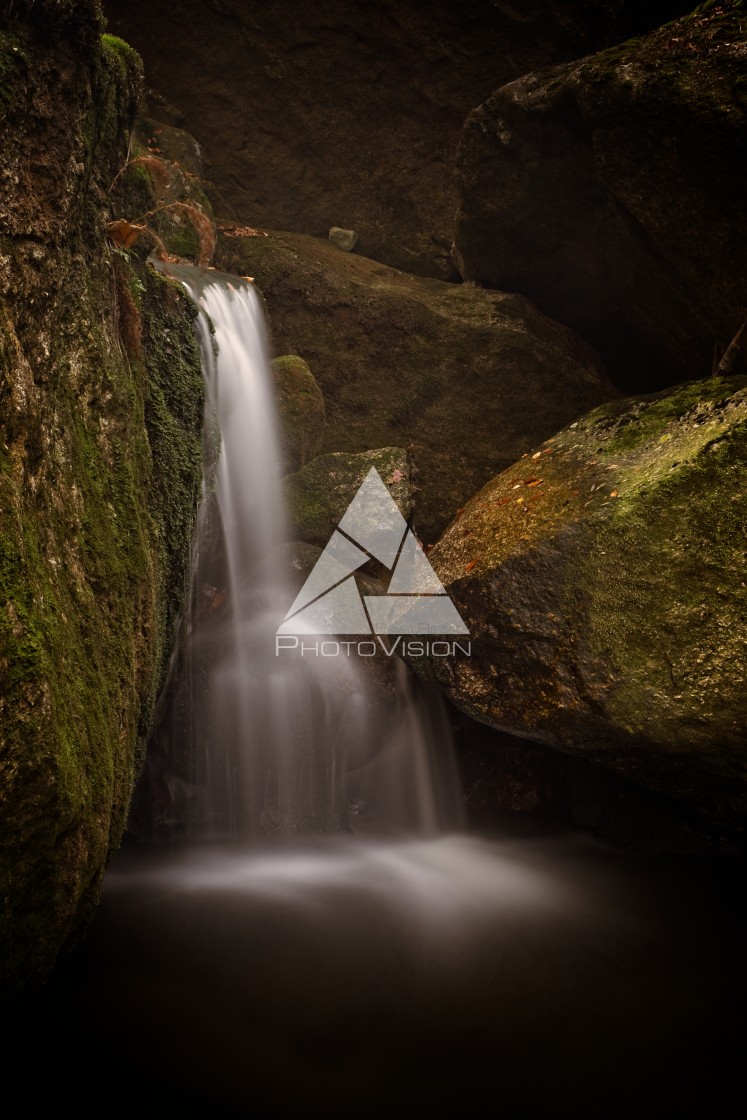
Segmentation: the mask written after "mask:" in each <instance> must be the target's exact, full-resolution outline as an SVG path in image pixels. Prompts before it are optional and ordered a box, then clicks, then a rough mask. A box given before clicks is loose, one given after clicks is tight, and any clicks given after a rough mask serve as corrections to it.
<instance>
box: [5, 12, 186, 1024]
mask: <svg viewBox="0 0 747 1120" xmlns="http://www.w3.org/2000/svg"><path fill="white" fill-rule="evenodd" d="M7 8H8V6H7V5H6V7H5V10H4V13H3V16H2V17H1V18H0V66H1V67H2V73H3V85H2V93H0V98H2V112H0V153H2V154H1V155H0V222H1V223H2V232H1V234H0V386H1V388H0V541H1V542H2V543H1V551H0V746H1V748H2V749H1V751H0V817H1V818H2V822H3V827H2V831H1V833H0V836H1V839H0V896H1V901H0V1002H2V1001H4V1000H5V998H6V997H8V996H13V995H14V993H16V992H18V991H19V990H22V989H24V988H26V987H28V986H31V985H33V984H35V983H37V982H38V981H40V980H41V979H42V978H43V977H44V975H45V974H46V972H47V971H48V970H49V969H50V968H51V966H52V965H53V963H54V960H55V958H56V956H57V953H58V951H59V949H60V947H61V946H62V945H63V944H64V943H66V942H69V941H70V940H71V939H72V938H74V937H75V936H76V934H77V933H78V932H79V931H80V930H81V928H82V927H83V926H84V925H85V922H86V921H87V919H88V917H89V916H90V914H91V912H92V909H93V907H94V905H95V902H96V899H97V895H98V888H99V884H100V881H101V877H102V875H103V871H104V868H105V865H106V862H107V859H108V856H109V853H110V852H111V850H112V849H113V848H114V847H116V845H117V844H118V842H119V838H120V836H121V832H122V828H123V825H124V821H125V817H126V813H127V807H128V803H129V797H130V792H131V788H132V782H133V777H134V774H135V772H136V770H137V768H138V766H139V763H140V761H141V751H142V747H143V741H144V736H145V733H146V731H147V728H148V724H149V721H150V715H151V711H152V709H153V705H154V702H155V697H156V694H157V690H158V688H159V683H160V681H161V679H162V674H163V670H164V668H165V664H166V659H167V656H168V653H169V651H170V644H171V632H172V627H173V623H174V620H175V616H176V613H177V611H178V609H179V607H180V601H181V593H182V589H183V587H184V582H185V576H186V562H187V560H188V556H189V539H190V534H191V527H192V520H193V516H194V511H195V505H196V499H197V496H198V493H199V483H200V473H201V470H200V467H201V444H200V428H201V422H202V383H201V377H200V367H199V354H198V351H197V347H196V343H195V339H194V334H193V319H194V311H193V308H192V306H191V304H190V303H189V301H188V300H187V299H186V298H185V296H184V294H183V293H182V292H181V290H179V289H178V288H177V287H176V286H175V285H172V284H171V283H169V282H167V281H164V280H162V279H161V278H160V277H158V276H156V275H154V274H152V273H151V272H150V270H149V269H147V268H145V267H144V266H143V265H142V264H139V263H138V262H137V261H136V260H134V259H132V260H128V259H127V258H126V257H125V255H124V254H121V253H115V252H114V250H113V247H112V246H111V245H110V244H108V243H107V241H106V235H105V231H106V225H107V223H108V221H109V220H110V219H111V218H112V217H113V216H114V215H113V208H114V206H115V205H117V206H118V205H119V201H116V202H115V194H114V193H112V190H111V185H112V182H113V180H114V179H115V176H116V174H117V172H118V171H119V169H120V168H121V167H122V164H123V162H124V158H125V152H126V146H127V139H126V135H127V129H128V126H129V125H130V124H131V122H132V118H133V116H134V110H135V107H136V103H137V96H138V92H139V87H140V83H141V73H142V72H141V67H140V62H139V59H138V58H137V56H136V55H135V54H134V52H132V51H130V50H129V48H128V47H127V46H126V45H125V44H123V43H121V42H118V41H117V40H114V39H111V38H108V37H105V39H104V40H103V42H102V41H101V39H100V31H101V20H100V14H99V12H98V8H97V5H96V4H94V3H78V4H72V3H61V2H56V0H36V2H35V3H33V4H32V3H19V4H14V5H12V11H11V12H10V13H9V14H8V11H7ZM120 189H122V188H121V187H120Z"/></svg>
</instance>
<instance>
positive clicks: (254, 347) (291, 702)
mask: <svg viewBox="0 0 747 1120" xmlns="http://www.w3.org/2000/svg"><path fill="white" fill-rule="evenodd" d="M168 270H169V272H171V273H172V274H175V275H176V277H177V278H179V279H180V280H181V281H182V282H183V283H184V284H185V285H186V286H187V288H188V290H189V291H190V293H191V295H192V297H193V298H194V299H195V301H196V302H197V304H198V306H199V308H200V316H199V320H198V333H199V338H200V346H201V352H202V364H203V372H204V378H205V386H206V396H207V409H206V423H205V431H206V439H207V444H206V462H207V464H208V466H207V471H206V487H205V494H204V496H203V501H202V506H201V509H200V514H199V520H198V529H197V533H196V538H195V548H194V562H193V594H192V602H191V610H190V614H189V617H188V618H187V619H186V622H185V627H184V638H183V643H182V648H181V649H180V651H179V656H178V659H177V664H176V665H175V669H174V674H173V677H172V680H171V681H170V689H169V695H168V699H167V703H166V705H165V707H166V714H165V718H164V719H163V721H162V727H161V733H162V734H161V743H160V744H159V742H156V743H155V744H154V747H153V750H152V752H151V755H152V759H151V767H152V768H153V767H155V769H156V771H157V773H158V778H159V779H160V794H159V793H158V790H157V788H156V792H155V795H154V788H153V785H151V787H150V788H149V789H148V791H147V793H146V799H150V800H151V801H152V802H156V803H158V806H159V811H160V812H161V814H162V816H163V817H164V818H165V819H166V820H167V821H169V822H170V823H171V824H172V826H176V827H172V828H171V832H172V833H173V832H175V831H176V832H177V833H178V832H179V830H180V828H181V829H182V830H183V832H184V833H185V834H186V835H187V836H189V837H190V838H191V839H193V840H204V839H216V838H220V837H222V838H229V839H237V838H241V837H244V838H250V837H256V836H257V835H260V834H267V833H274V832H279V833H288V832H302V833H309V832H315V831H340V830H347V831H349V830H354V831H360V830H361V829H374V830H376V831H382V830H384V831H391V830H396V831H399V832H404V833H408V834H413V833H414V834H419V835H422V834H436V833H438V832H439V831H442V830H443V829H444V828H455V827H458V826H459V825H460V824H461V823H462V813H461V799H460V790H459V782H458V777H457V774H456V767H455V765H454V762H453V757H452V749H451V743H450V739H449V732H448V725H447V721H446V720H445V718H444V716H443V709H442V706H441V703H440V701H439V700H438V698H437V697H435V696H432V695H431V696H426V695H425V694H424V691H423V689H422V688H420V687H419V686H418V685H417V684H416V682H415V681H414V680H413V678H412V677H411V676H410V674H409V673H408V671H407V669H406V668H405V666H404V663H403V662H401V661H400V660H399V659H397V658H396V657H394V658H387V657H386V656H385V655H383V654H381V656H380V657H379V658H378V660H377V661H376V662H375V663H369V662H368V659H366V660H364V659H359V658H356V657H354V656H353V657H348V656H340V657H335V658H329V657H321V656H320V657H306V658H300V657H297V656H296V657H294V656H292V655H289V654H286V655H285V656H279V655H278V653H277V650H276V645H275V633H276V631H277V629H278V626H279V625H280V623H281V622H282V621H283V618H284V616H285V614H286V612H287V610H288V608H289V607H290V605H291V604H292V602H293V600H294V599H295V597H296V592H297V591H298V585H297V583H298V576H297V567H296V566H295V565H294V563H293V561H294V551H293V547H292V545H289V544H288V543H287V540H286V537H287V534H286V531H285V517H284V503H283V489H282V481H281V477H280V453H279V448H278V439H277V432H276V417H275V408H274V400H273V385H272V374H271V371H270V367H269V363H268V358H267V346H266V340H265V330H264V323H263V318H262V311H261V308H260V304H259V300H258V298H257V295H256V293H255V292H254V290H253V288H252V286H251V284H249V283H246V282H244V281H242V280H240V279H239V278H237V277H224V276H220V275H219V274H217V273H213V272H208V273H204V272H199V271H198V270H196V269H193V268H189V267H179V266H176V267H174V266H169V267H168ZM216 456H217V463H216V465H215V466H212V465H211V464H212V462H213V460H215V458H216ZM353 496H354V495H353V494H351V495H350V497H351V499H352V497H353ZM341 512H342V511H341ZM294 577H295V580H294ZM380 652H381V651H380ZM164 740H165V741H166V743H167V744H168V745H171V746H172V747H173V746H174V745H175V744H176V749H175V750H173V751H172V753H171V755H169V752H168V751H166V752H165V753H166V757H164V751H163V749H162V748H163V742H164ZM179 758H181V762H179V761H178V760H179ZM155 786H156V787H157V786H158V782H156V783H155Z"/></svg>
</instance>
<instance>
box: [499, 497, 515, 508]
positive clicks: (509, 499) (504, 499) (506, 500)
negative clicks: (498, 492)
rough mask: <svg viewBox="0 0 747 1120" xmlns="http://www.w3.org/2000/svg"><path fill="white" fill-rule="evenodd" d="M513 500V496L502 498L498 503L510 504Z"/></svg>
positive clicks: (500, 504)
mask: <svg viewBox="0 0 747 1120" xmlns="http://www.w3.org/2000/svg"><path fill="white" fill-rule="evenodd" d="M512 500H513V499H511V498H501V500H500V502H499V503H498V505H499V506H507V505H509V503H510V502H511V501H512Z"/></svg>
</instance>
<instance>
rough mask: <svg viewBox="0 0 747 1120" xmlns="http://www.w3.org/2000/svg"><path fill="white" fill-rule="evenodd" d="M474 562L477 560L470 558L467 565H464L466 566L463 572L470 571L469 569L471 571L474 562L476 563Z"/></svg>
mask: <svg viewBox="0 0 747 1120" xmlns="http://www.w3.org/2000/svg"><path fill="white" fill-rule="evenodd" d="M476 563H477V561H476V560H470V562H469V564H468V565H467V567H466V568H465V569H464V570H465V572H471V571H472V569H473V568H474V566H475V564H476Z"/></svg>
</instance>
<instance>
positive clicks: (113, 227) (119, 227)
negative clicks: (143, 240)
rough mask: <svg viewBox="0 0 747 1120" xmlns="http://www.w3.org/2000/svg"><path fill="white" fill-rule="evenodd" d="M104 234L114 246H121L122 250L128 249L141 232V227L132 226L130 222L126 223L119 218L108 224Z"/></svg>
mask: <svg viewBox="0 0 747 1120" xmlns="http://www.w3.org/2000/svg"><path fill="white" fill-rule="evenodd" d="M106 232H107V233H108V234H109V236H110V237H111V239H112V241H113V242H114V243H115V245H121V246H122V248H123V249H130V248H132V246H133V245H134V244H135V242H136V241H137V239H138V237H139V236H140V234H141V233H142V232H143V227H142V226H136V225H133V224H132V222H126V221H125V220H124V219H123V218H120V219H119V220H118V221H116V222H109V225H108V226H107V227H106Z"/></svg>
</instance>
